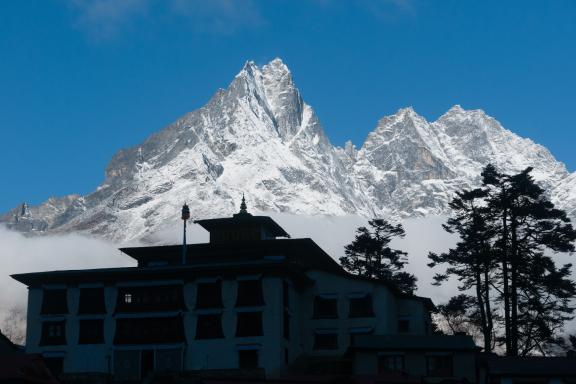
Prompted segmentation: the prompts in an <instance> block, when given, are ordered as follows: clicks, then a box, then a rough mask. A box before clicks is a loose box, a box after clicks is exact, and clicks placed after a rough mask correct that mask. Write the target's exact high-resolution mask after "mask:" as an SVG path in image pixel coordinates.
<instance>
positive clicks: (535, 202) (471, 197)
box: [429, 165, 576, 356]
mask: <svg viewBox="0 0 576 384" xmlns="http://www.w3.org/2000/svg"><path fill="white" fill-rule="evenodd" d="M531 171H532V168H527V169H525V170H524V171H522V172H520V173H518V174H516V175H506V174H502V173H499V172H498V171H497V170H496V168H495V167H493V166H492V165H488V166H487V167H486V168H485V169H484V170H483V172H482V179H483V186H482V188H481V189H476V190H473V191H462V192H460V193H458V194H457V196H456V198H455V199H454V201H453V202H452V203H451V205H450V206H451V208H452V210H453V214H452V216H451V217H450V219H449V220H448V222H447V224H446V225H444V228H445V229H446V230H447V231H448V232H450V233H456V234H458V235H459V237H460V242H459V243H458V244H457V246H456V247H455V248H454V249H450V250H449V251H448V252H446V253H443V254H440V255H437V254H434V253H431V254H430V255H429V257H430V259H431V263H430V264H429V265H430V266H432V267H433V266H436V265H439V264H446V265H447V269H446V271H445V272H444V273H443V274H437V275H436V276H435V280H436V282H435V284H440V283H442V282H443V281H444V280H446V279H448V278H449V277H451V276H454V277H456V278H457V279H458V280H459V281H460V286H459V288H460V289H461V290H464V291H469V290H473V291H475V294H476V295H475V300H474V305H475V308H476V309H477V311H476V312H471V313H474V315H475V316H477V319H478V324H479V327H480V328H481V329H482V333H483V336H484V344H485V345H484V348H485V350H487V351H489V350H490V345H491V344H492V342H493V340H494V336H495V334H494V332H495V331H496V330H497V328H498V327H497V325H498V324H497V323H499V322H500V318H499V316H496V313H499V314H500V313H501V314H503V320H504V324H503V331H504V332H503V335H502V336H501V337H499V338H498V341H501V342H503V343H504V344H505V348H506V354H507V355H509V356H517V355H527V354H530V353H534V352H537V353H541V354H546V353H547V352H548V351H550V350H551V349H553V347H554V346H555V345H561V343H562V339H561V337H560V336H559V335H560V332H561V330H562V327H563V325H564V323H565V322H566V321H567V320H569V319H572V318H573V316H572V314H573V312H574V309H573V308H572V307H571V306H570V300H571V299H573V298H574V297H576V285H575V283H574V282H573V281H572V280H571V277H570V268H571V265H570V264H566V265H563V266H561V267H560V268H557V267H556V265H555V263H554V260H553V259H552V258H551V257H550V256H549V253H550V252H570V253H571V252H573V251H574V244H573V242H574V240H575V239H576V231H575V230H574V228H573V227H572V225H571V224H570V220H569V219H568V218H567V216H566V213H565V212H563V211H561V210H559V209H556V208H555V207H554V205H553V204H552V203H551V202H550V201H549V200H548V199H547V197H546V195H545V191H544V190H543V189H542V188H541V187H540V186H538V185H537V184H536V183H535V181H534V179H533V178H532V176H531V174H530V173H531ZM494 291H495V292H494ZM492 293H494V294H492Z"/></svg>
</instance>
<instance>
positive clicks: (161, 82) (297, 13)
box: [0, 0, 576, 212]
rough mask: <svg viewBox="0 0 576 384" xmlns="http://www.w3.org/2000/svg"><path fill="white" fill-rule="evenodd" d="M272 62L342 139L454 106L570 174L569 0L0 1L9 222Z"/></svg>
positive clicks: (0, 137)
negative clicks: (399, 113)
mask: <svg viewBox="0 0 576 384" xmlns="http://www.w3.org/2000/svg"><path fill="white" fill-rule="evenodd" d="M275 57H281V58H282V59H283V60H284V62H285V63H286V64H287V65H288V66H289V67H290V69H291V70H292V72H293V75H294V78H295V81H296V84H297V85H298V87H299V88H300V91H301V92H302V95H303V97H304V99H305V100H306V101H307V103H308V104H310V105H312V107H313V108H314V109H315V110H316V112H317V114H318V116H319V117H320V120H321V122H322V124H323V126H324V128H325V130H326V131H327V133H328V135H329V137H330V138H331V140H332V142H333V143H335V144H337V145H341V144H343V143H344V141H346V140H347V139H352V141H353V142H354V143H355V144H356V145H358V146H360V145H361V144H362V142H363V140H364V138H365V136H366V135H367V133H368V132H369V131H370V130H372V129H373V128H374V126H375V124H376V121H377V120H378V119H379V118H380V117H382V116H384V115H388V114H392V113H394V112H395V111H396V110H397V109H398V108H401V107H405V106H409V105H411V106H413V107H414V108H415V109H416V111H417V112H418V113H420V114H421V115H424V116H425V117H426V118H428V119H432V120H433V119H436V118H437V117H438V116H440V115H441V114H442V113H444V112H445V111H446V110H447V109H449V108H450V107H451V106H452V105H454V104H461V105H462V106H463V107H464V108H467V109H473V108H481V109H484V110H485V111H486V112H487V113H489V114H490V115H492V116H494V117H496V118H497V119H498V120H499V121H500V122H502V124H503V125H504V126H505V127H506V128H508V129H510V130H512V131H514V132H516V133H518V134H520V135H522V136H524V137H530V138H532V139H533V140H534V141H536V142H538V143H540V144H543V145H544V146H546V147H548V148H549V149H550V150H551V152H552V153H553V154H554V155H555V156H556V157H557V158H558V159H559V160H561V161H563V162H565V163H566V165H567V166H568V168H569V170H571V171H575V170H576V156H574V154H573V148H572V147H573V144H574V143H575V142H576V114H575V113H574V111H575V109H576V108H575V107H576V92H575V90H576V2H573V1H560V0H558V1H527V0H523V1H486V0H484V1H465V0H455V1H450V0H443V1H431V0H430V1H424V0H372V1H369V0H356V1H345V0H309V1H305V0H302V1H293V0H267V1H255V0H254V1H251V0H237V1H234V0H210V1H200V0H122V1H116V0H52V1H45V0H35V1H33V0H18V1H2V2H0V142H1V144H2V149H1V150H0V164H2V171H3V172H2V176H1V177H0V180H1V181H0V188H1V190H2V193H1V194H0V212H3V211H6V210H7V209H9V208H11V207H13V206H15V205H16V204H19V203H21V202H22V201H27V202H29V203H39V202H41V201H43V200H45V199H46V198H48V197H49V196H53V195H56V196H57V195H64V194H68V193H82V194H84V193H88V192H91V191H92V190H94V189H95V187H96V186H97V185H98V184H99V183H100V182H101V181H102V180H103V175H104V169H105V167H106V164H107V162H108V160H109V159H110V158H111V156H112V155H113V154H114V152H116V151H117V150H118V149H120V148H123V147H128V146H132V145H136V144H138V143H139V142H141V141H142V140H143V139H145V138H146V137H147V136H148V135H150V134H151V133H153V132H155V131H157V130H159V129H160V128H162V127H163V126H165V125H167V124H168V123H170V122H172V121H174V120H175V119H176V118H177V117H179V116H181V115H183V114H184V113H185V112H188V111H191V110H194V109H196V108H198V107H200V106H202V105H203V104H204V103H205V102H206V101H207V100H208V99H209V98H210V96H211V95H212V94H213V93H214V92H215V91H216V90H217V89H218V88H223V87H226V86H227V85H228V83H229V82H230V81H231V80H232V78H233V77H234V75H235V74H236V73H237V72H238V71H239V70H240V69H241V67H242V65H243V63H244V62H245V61H246V60H254V61H256V63H258V64H263V63H265V62H267V61H269V60H271V59H273V58H275Z"/></svg>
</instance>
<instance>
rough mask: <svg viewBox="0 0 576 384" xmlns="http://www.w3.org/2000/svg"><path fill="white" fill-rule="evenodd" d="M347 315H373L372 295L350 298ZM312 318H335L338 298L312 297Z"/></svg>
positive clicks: (336, 316)
mask: <svg viewBox="0 0 576 384" xmlns="http://www.w3.org/2000/svg"><path fill="white" fill-rule="evenodd" d="M348 317H374V310H373V308H372V296H371V295H366V296H363V297H355V298H350V305H349V310H348ZM313 318H314V319H337V318H338V299H337V298H335V297H334V298H329V297H323V296H316V297H315V298H314V313H313Z"/></svg>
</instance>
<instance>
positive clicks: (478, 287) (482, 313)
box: [475, 266, 490, 352]
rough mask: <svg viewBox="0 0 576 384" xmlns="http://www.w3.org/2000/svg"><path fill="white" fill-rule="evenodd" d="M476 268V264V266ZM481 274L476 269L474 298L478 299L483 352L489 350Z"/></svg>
mask: <svg viewBox="0 0 576 384" xmlns="http://www.w3.org/2000/svg"><path fill="white" fill-rule="evenodd" d="M476 268H478V266H476ZM481 276H482V275H481V274H480V271H479V269H477V270H476V273H475V278H476V299H477V300H478V308H479V309H480V321H481V322H482V334H483V335H484V352H488V351H489V350H490V344H489V343H490V338H489V337H487V333H488V322H487V319H486V310H485V308H484V298H483V297H482V277H481Z"/></svg>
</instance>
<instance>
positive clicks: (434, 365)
mask: <svg viewBox="0 0 576 384" xmlns="http://www.w3.org/2000/svg"><path fill="white" fill-rule="evenodd" d="M426 367H427V371H428V376H431V377H448V376H452V356H450V355H444V356H426Z"/></svg>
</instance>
